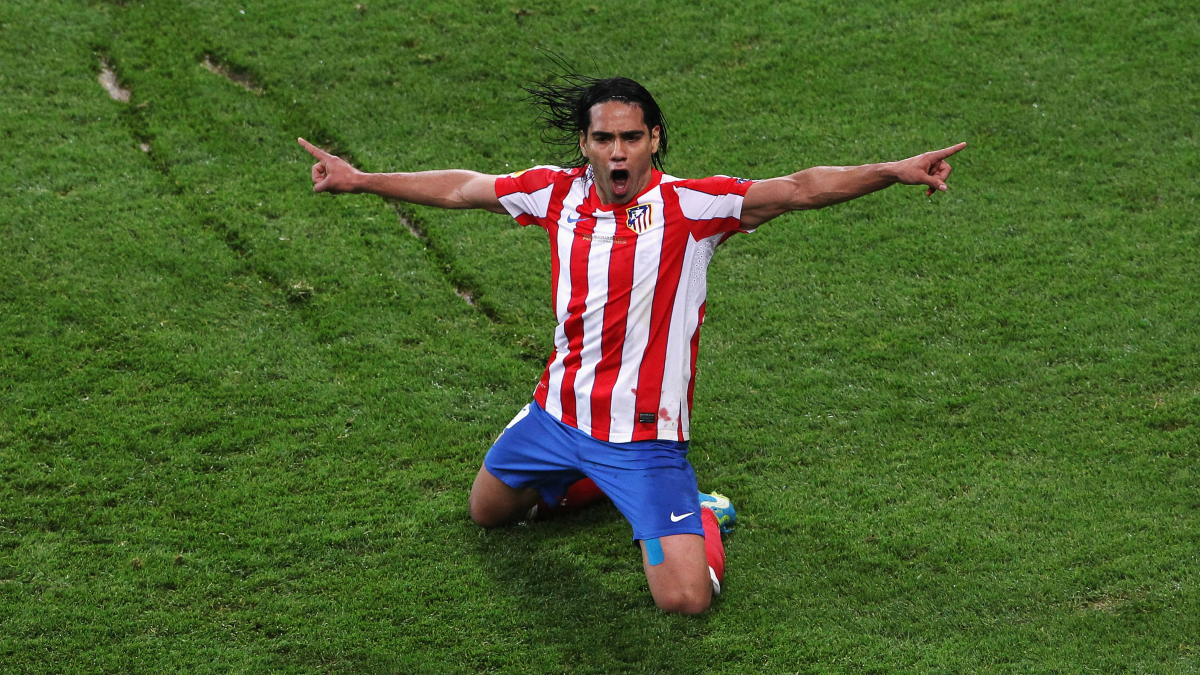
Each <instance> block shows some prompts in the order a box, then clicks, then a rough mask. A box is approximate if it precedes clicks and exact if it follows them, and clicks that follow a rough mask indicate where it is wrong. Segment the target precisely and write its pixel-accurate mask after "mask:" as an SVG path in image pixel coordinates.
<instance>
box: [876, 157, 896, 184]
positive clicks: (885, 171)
mask: <svg viewBox="0 0 1200 675" xmlns="http://www.w3.org/2000/svg"><path fill="white" fill-rule="evenodd" d="M875 172H876V174H877V175H878V176H879V178H880V179H881V180H884V181H887V183H888V184H889V185H891V184H893V183H899V182H900V166H899V162H883V163H881V164H876V165H875Z"/></svg>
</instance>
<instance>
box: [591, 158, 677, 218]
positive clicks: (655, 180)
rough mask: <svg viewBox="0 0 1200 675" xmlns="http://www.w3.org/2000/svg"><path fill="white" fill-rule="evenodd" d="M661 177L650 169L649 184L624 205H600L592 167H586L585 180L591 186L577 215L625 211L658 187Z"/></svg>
mask: <svg viewBox="0 0 1200 675" xmlns="http://www.w3.org/2000/svg"><path fill="white" fill-rule="evenodd" d="M662 176H663V174H662V172H661V171H659V170H658V169H655V168H654V167H650V182H649V183H646V187H644V188H642V191H641V192H639V193H637V194H636V195H634V197H633V199H630V200H629V201H627V202H625V203H624V204H608V205H601V204H600V196H599V195H598V194H596V181H595V179H594V178H593V177H592V167H591V166H588V168H587V178H588V179H589V180H588V182H589V183H591V186H590V187H588V196H587V199H585V200H584V201H583V203H582V204H580V205H579V213H580V214H584V215H592V214H594V213H598V212H605V211H617V210H619V209H627V208H629V207H630V206H634V205H636V204H637V202H638V200H639V199H641V198H642V195H644V194H646V193H647V192H649V191H651V190H653V189H654V188H656V187H658V184H659V182H660V181H662Z"/></svg>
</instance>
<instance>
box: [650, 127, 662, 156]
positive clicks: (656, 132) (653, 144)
mask: <svg viewBox="0 0 1200 675" xmlns="http://www.w3.org/2000/svg"><path fill="white" fill-rule="evenodd" d="M661 135H662V127H659V126H656V127H654V128H653V129H651V130H650V154H651V155H653V154H654V153H656V152H658V137H659V136H661Z"/></svg>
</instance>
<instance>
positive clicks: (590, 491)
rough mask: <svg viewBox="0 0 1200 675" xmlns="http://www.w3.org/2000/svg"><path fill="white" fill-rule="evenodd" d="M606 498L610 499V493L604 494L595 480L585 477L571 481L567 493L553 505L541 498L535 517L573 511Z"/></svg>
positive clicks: (545, 516) (539, 518)
mask: <svg viewBox="0 0 1200 675" xmlns="http://www.w3.org/2000/svg"><path fill="white" fill-rule="evenodd" d="M605 499H608V495H606V494H604V491H603V490H601V489H600V488H599V487H598V486H597V485H596V483H595V481H593V480H592V479H591V478H583V479H580V480H577V481H575V482H574V483H571V485H570V487H568V488H567V494H565V495H563V496H562V497H559V499H558V502H557V503H555V504H554V505H553V506H551V505H550V504H547V503H546V500H544V499H539V500H538V503H537V506H536V507H534V508H535V509H536V510H535V511H534V513H535V514H536V515H535V518H536V519H537V520H541V519H543V518H548V517H550V516H551V515H552V514H555V515H556V514H561V513H571V512H572V511H578V510H579V509H582V508H584V507H586V506H591V505H592V504H596V503H598V502H602V501H604V500H605Z"/></svg>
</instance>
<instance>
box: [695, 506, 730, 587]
mask: <svg viewBox="0 0 1200 675" xmlns="http://www.w3.org/2000/svg"><path fill="white" fill-rule="evenodd" d="M700 522H701V523H703V525H704V557H705V558H707V559H708V566H709V567H711V568H713V571H714V572H716V573H717V581H718V582H720V581H723V580H724V579H725V544H724V543H722V541H721V526H720V525H718V524H717V514H715V513H713V510H712V509H703V508H702V509H700Z"/></svg>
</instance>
